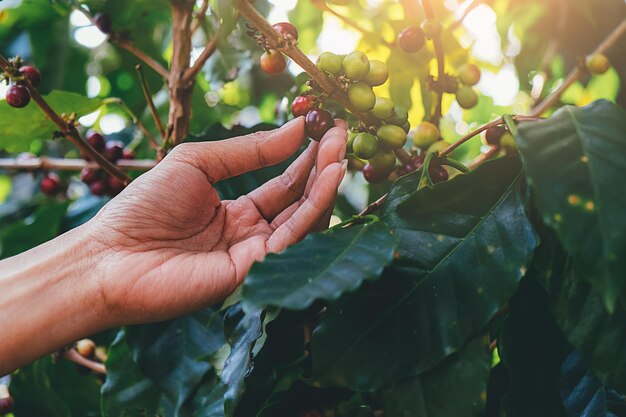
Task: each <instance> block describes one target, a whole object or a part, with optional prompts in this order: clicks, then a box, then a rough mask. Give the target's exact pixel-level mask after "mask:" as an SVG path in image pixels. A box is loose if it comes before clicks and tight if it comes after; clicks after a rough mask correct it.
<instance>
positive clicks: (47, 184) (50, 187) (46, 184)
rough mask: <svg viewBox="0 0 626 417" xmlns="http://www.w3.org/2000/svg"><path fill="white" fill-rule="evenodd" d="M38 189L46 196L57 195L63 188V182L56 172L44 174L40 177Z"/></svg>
mask: <svg viewBox="0 0 626 417" xmlns="http://www.w3.org/2000/svg"><path fill="white" fill-rule="evenodd" d="M39 189H40V190H41V192H42V193H44V194H45V195H48V196H54V195H57V194H58V193H59V192H61V190H62V189H63V184H62V182H61V178H59V176H58V175H56V174H52V173H49V174H46V175H45V176H44V177H43V178H42V179H41V184H39Z"/></svg>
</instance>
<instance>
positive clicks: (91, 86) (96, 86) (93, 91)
mask: <svg viewBox="0 0 626 417" xmlns="http://www.w3.org/2000/svg"><path fill="white" fill-rule="evenodd" d="M100 91H102V84H100V80H99V79H98V77H94V76H93V75H92V76H90V77H89V78H87V97H97V96H98V94H100Z"/></svg>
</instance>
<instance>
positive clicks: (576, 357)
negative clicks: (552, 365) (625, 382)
mask: <svg viewBox="0 0 626 417" xmlns="http://www.w3.org/2000/svg"><path fill="white" fill-rule="evenodd" d="M561 397H562V398H563V405H564V406H565V410H566V411H567V416H568V417H582V416H590V417H591V416H593V417H619V416H624V415H626V400H625V399H624V397H622V396H621V395H619V394H618V393H617V392H616V391H613V390H609V389H606V388H605V387H603V386H602V384H601V383H600V381H599V380H598V378H596V377H595V376H593V374H592V373H591V372H589V370H588V369H587V366H586V365H585V362H584V361H583V358H582V355H581V354H580V352H576V351H575V352H572V353H571V354H570V355H569V356H568V357H567V359H565V361H564V362H563V365H562V366H561Z"/></svg>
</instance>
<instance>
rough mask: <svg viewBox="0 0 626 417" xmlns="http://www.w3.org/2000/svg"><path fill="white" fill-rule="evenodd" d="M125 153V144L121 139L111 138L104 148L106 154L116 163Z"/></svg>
mask: <svg viewBox="0 0 626 417" xmlns="http://www.w3.org/2000/svg"><path fill="white" fill-rule="evenodd" d="M122 155H124V144H123V143H122V142H120V141H119V140H110V141H108V142H107V143H106V145H105V149H104V156H106V158H107V159H108V160H109V161H111V162H113V163H115V162H117V161H118V160H119V159H121V158H122Z"/></svg>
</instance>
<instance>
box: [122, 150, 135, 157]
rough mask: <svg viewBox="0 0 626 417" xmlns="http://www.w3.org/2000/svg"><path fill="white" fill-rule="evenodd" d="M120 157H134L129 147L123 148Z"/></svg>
mask: <svg viewBox="0 0 626 417" xmlns="http://www.w3.org/2000/svg"><path fill="white" fill-rule="evenodd" d="M122 159H135V152H134V151H131V150H130V149H124V151H123V152H122Z"/></svg>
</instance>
